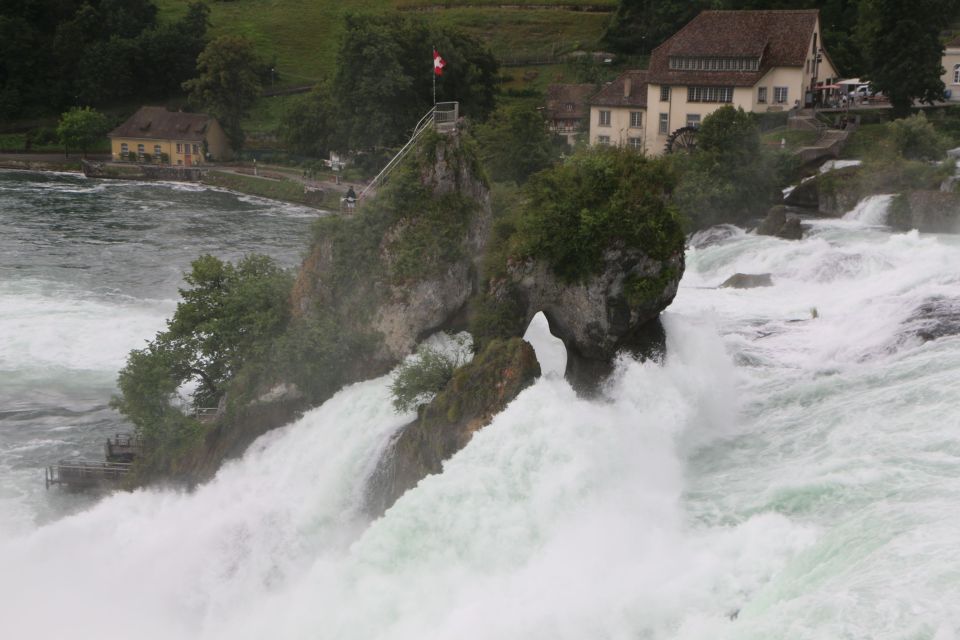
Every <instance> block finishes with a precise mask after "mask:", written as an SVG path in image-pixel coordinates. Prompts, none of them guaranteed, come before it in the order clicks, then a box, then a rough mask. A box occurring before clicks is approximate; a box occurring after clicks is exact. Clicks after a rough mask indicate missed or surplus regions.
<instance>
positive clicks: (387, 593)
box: [0, 216, 960, 640]
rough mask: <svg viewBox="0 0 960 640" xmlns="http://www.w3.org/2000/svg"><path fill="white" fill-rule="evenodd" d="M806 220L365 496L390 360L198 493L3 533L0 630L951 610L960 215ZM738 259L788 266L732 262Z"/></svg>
mask: <svg viewBox="0 0 960 640" xmlns="http://www.w3.org/2000/svg"><path fill="white" fill-rule="evenodd" d="M807 224H808V226H809V229H808V231H807V233H806V237H805V239H804V240H802V241H796V242H793V241H784V240H780V239H778V238H772V237H765V236H757V235H754V234H747V233H743V232H740V231H738V230H736V229H732V228H722V229H718V230H714V232H711V233H705V234H701V235H700V236H699V237H698V238H697V239H696V242H693V243H692V247H693V248H691V249H690V250H689V251H688V255H687V265H688V266H687V272H686V274H685V276H684V280H683V281H682V283H681V287H680V292H679V294H678V296H677V299H676V300H675V301H674V303H673V305H672V306H671V307H670V309H669V310H668V312H667V313H665V314H664V316H663V319H664V323H665V328H666V332H667V340H668V344H667V356H666V358H665V361H664V363H663V365H662V366H661V365H657V364H654V363H639V362H636V361H633V360H631V359H627V358H625V359H623V360H622V361H620V363H619V366H618V369H617V372H616V373H615V375H614V376H613V377H612V378H611V380H610V381H609V383H608V384H607V385H606V387H605V388H604V389H603V391H602V392H601V394H600V396H599V397H597V398H592V399H586V398H581V397H578V396H577V395H576V394H575V393H574V392H573V390H572V389H571V388H570V386H569V385H568V384H567V383H566V382H565V381H564V380H563V379H562V377H559V376H558V375H545V376H544V377H542V378H541V379H540V380H539V381H537V382H536V383H535V384H534V385H533V386H531V387H530V388H528V389H526V390H525V391H524V392H523V393H521V394H520V396H518V397H517V398H516V399H515V400H514V401H513V402H512V403H511V404H510V405H509V406H508V407H507V409H506V410H505V411H504V412H502V413H501V414H499V415H498V416H496V417H495V418H494V420H493V422H492V423H491V424H490V425H489V426H488V427H486V428H484V429H483V430H481V431H479V432H478V433H477V434H476V435H475V436H474V438H473V439H472V440H471V442H470V443H469V444H468V446H467V447H466V448H464V449H463V450H462V451H460V452H459V453H458V454H456V455H455V456H454V457H453V458H451V459H450V460H449V461H448V462H447V463H446V464H445V466H444V470H443V473H442V474H439V475H434V476H430V477H428V478H426V479H424V480H423V481H422V482H421V483H420V484H419V485H418V486H417V487H416V488H414V489H412V490H411V491H409V492H407V493H406V494H405V495H404V496H403V497H402V498H401V499H400V500H398V501H397V502H396V504H395V505H394V506H393V507H392V508H391V509H390V510H388V511H387V512H386V513H385V514H384V515H383V516H382V517H380V518H378V519H376V520H375V521H372V522H371V521H369V520H368V517H367V516H366V515H364V512H363V510H362V505H363V503H364V500H363V496H364V491H365V490H366V479H367V478H368V477H370V475H371V474H372V473H373V471H374V468H375V465H376V464H377V461H378V460H379V459H380V456H381V455H383V452H384V451H387V450H388V446H387V445H388V443H389V442H390V438H391V437H392V436H393V435H394V434H395V433H396V432H397V430H398V429H399V428H401V427H402V425H403V424H404V423H406V422H407V421H409V420H411V419H413V418H414V416H413V415H396V414H395V413H394V412H393V409H392V406H391V403H390V397H389V392H388V387H389V384H390V376H386V377H384V378H380V379H377V380H371V381H368V382H364V383H360V384H357V385H353V386H351V387H348V388H346V389H344V390H343V391H341V392H340V393H339V394H337V395H336V396H335V397H334V398H332V399H331V400H330V401H328V402H327V403H326V404H324V405H323V406H322V407H319V408H317V409H314V410H312V411H310V412H309V413H307V414H306V415H305V416H304V417H303V418H302V419H301V420H299V421H297V422H295V423H293V424H291V425H288V426H287V427H284V428H282V429H279V430H276V431H274V432H271V433H269V434H267V435H266V436H264V437H263V438H261V439H260V440H258V441H257V442H256V443H255V444H254V445H253V447H252V448H251V449H250V450H249V451H248V452H247V453H246V454H245V455H244V456H243V458H241V459H239V460H237V461H234V462H233V463H230V464H229V465H227V466H226V467H224V468H223V469H222V470H221V471H220V472H219V473H218V474H217V476H216V478H215V479H214V480H212V481H211V482H210V483H208V484H207V485H205V486H202V487H200V488H198V489H197V490H196V491H194V492H192V493H181V492H175V491H170V490H164V489H150V490H142V491H138V492H135V493H132V494H118V495H114V496H111V497H108V498H106V499H104V500H102V501H101V502H99V503H98V504H96V505H95V506H93V507H91V508H89V509H87V510H86V511H84V512H83V513H79V514H76V515H72V516H68V517H63V518H60V519H58V520H56V521H53V522H50V523H49V524H46V525H44V526H41V527H33V528H31V529H30V530H26V531H20V532H18V533H17V534H16V535H14V536H11V537H8V538H7V539H6V540H0V567H2V568H3V571H2V572H0V620H2V621H3V629H4V631H5V632H6V633H5V635H10V636H11V637H35V638H60V637H76V636H77V635H78V632H79V636H80V637H89V638H119V637H126V636H128V635H129V630H130V629H136V633H135V635H136V636H137V637H140V638H148V639H151V638H182V639H188V640H192V639H203V640H207V639H216V640H219V639H230V640H234V639H245V638H249V639H260V638H281V639H285V638H333V639H357V640H361V639H362V640H367V639H371V638H372V639H391V640H392V639H398V640H407V639H410V640H413V639H417V640H420V639H438V640H439V639H447V638H466V639H468V640H469V639H481V638H483V639H489V638H506V639H518V640H519V639H521V638H522V639H528V638H533V639H539V638H543V639H547V638H549V639H551V640H552V639H558V638H559V639H561V640H563V639H570V640H573V639H578V640H579V639H582V638H600V639H608V638H609V639H614V640H627V639H630V640H635V639H637V638H643V639H657V640H659V639H668V638H669V639H682V640H694V639H697V640H702V639H703V638H719V639H735V638H736V639H741V638H749V639H758V640H759V639H764V640H768V639H774V640H776V639H783V640H788V639H789V640H795V639H799V640H808V639H809V640H835V639H836V638H870V639H875V638H879V639H887V638H889V639H902V638H903V639H905V638H910V639H913V638H916V639H936V640H948V639H950V638H955V637H956V636H957V630H958V629H960V546H958V545H957V543H956V540H957V531H960V508H958V507H960V445H958V444H957V442H958V440H957V434H958V433H960V418H958V415H960V413H958V412H957V400H956V399H957V398H958V397H960V337H958V335H957V334H958V333H960V324H958V325H957V327H954V324H952V323H953V320H955V318H954V317H953V315H951V314H953V310H955V309H956V308H958V306H957V305H956V303H957V301H960V275H958V271H957V265H960V239H958V238H957V237H955V236H935V235H921V234H918V233H916V232H911V233H896V234H895V233H891V232H890V230H888V229H886V228H884V227H882V226H880V225H879V224H877V223H875V222H874V221H871V220H866V219H864V218H862V217H859V216H858V217H856V218H848V219H842V220H820V221H807ZM737 272H741V273H770V274H771V278H772V281H773V286H771V287H764V288H758V289H727V288H725V289H719V288H716V285H718V284H719V283H720V282H723V281H724V280H725V279H726V278H727V277H729V276H730V275H732V274H733V273H737ZM814 310H815V313H814ZM954 315H955V314H954ZM544 332H545V323H543V322H538V323H534V324H533V325H532V326H531V329H530V333H529V334H528V335H529V337H530V339H531V340H532V341H534V342H537V343H539V344H541V345H546V346H541V347H540V349H541V351H540V352H541V353H544V354H545V355H544V357H545V358H546V359H547V360H549V361H550V363H551V364H550V366H549V367H548V369H549V370H550V371H552V372H554V374H555V373H556V371H557V369H559V368H560V367H561V366H562V359H561V358H560V357H559V354H557V353H556V352H555V351H550V349H549V343H550V340H548V339H547V336H546V335H545V334H544ZM548 352H549V355H546V354H547V353H548ZM78 582H79V583H81V584H82V585H83V588H82V589H77V588H76V584H77V583H78ZM51 611H52V612H56V615H43V614H39V613H38V612H51Z"/></svg>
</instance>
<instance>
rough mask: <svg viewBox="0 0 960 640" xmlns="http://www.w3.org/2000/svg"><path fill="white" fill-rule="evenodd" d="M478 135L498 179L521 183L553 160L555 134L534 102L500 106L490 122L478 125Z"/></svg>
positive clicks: (486, 161)
mask: <svg viewBox="0 0 960 640" xmlns="http://www.w3.org/2000/svg"><path fill="white" fill-rule="evenodd" d="M476 136H477V140H478V141H479V142H480V149H481V159H482V160H483V162H484V165H485V166H486V167H487V171H488V172H489V173H490V177H492V178H493V179H494V180H497V181H501V182H503V181H513V182H515V183H517V184H520V183H522V182H524V181H526V179H527V178H529V177H530V176H531V175H533V174H534V173H536V172H537V171H540V170H541V169H545V168H547V167H548V166H550V164H551V162H552V160H553V156H554V146H553V143H552V136H551V134H550V133H549V132H548V131H547V123H546V122H545V121H544V119H543V115H541V113H540V111H539V110H537V108H536V107H535V106H534V105H533V104H514V105H510V106H507V107H503V108H501V109H498V110H497V111H496V112H495V113H494V116H493V117H492V118H490V121H489V122H487V123H486V124H483V125H480V126H479V127H477V129H476Z"/></svg>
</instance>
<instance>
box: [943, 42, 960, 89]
mask: <svg viewBox="0 0 960 640" xmlns="http://www.w3.org/2000/svg"><path fill="white" fill-rule="evenodd" d="M942 64H943V76H942V78H941V79H942V80H943V86H944V87H946V89H947V99H948V100H953V101H957V100H960V36H957V37H956V38H954V39H953V40H951V41H950V42H948V43H947V44H946V45H945V46H944V49H943V62H942Z"/></svg>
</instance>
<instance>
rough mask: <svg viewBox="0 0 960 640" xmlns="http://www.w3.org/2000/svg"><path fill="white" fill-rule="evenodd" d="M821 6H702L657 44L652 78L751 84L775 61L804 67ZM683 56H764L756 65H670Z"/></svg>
mask: <svg viewBox="0 0 960 640" xmlns="http://www.w3.org/2000/svg"><path fill="white" fill-rule="evenodd" d="M818 16H819V11H817V10H816V9H809V10H803V11H702V12H701V13H700V14H699V15H698V16H697V17H696V18H694V19H693V20H691V21H690V22H688V23H687V24H686V26H684V27H683V28H682V29H680V31H678V32H677V33H675V34H674V35H673V36H671V37H670V38H669V39H668V40H667V41H666V42H664V43H663V44H661V45H660V46H659V47H657V48H656V49H654V50H653V53H652V54H651V56H650V82H656V83H658V84H690V83H696V84H706V85H723V86H752V85H753V84H755V83H756V82H757V80H759V79H760V78H761V77H763V75H764V74H765V73H767V72H768V71H769V70H770V69H772V68H773V67H802V66H804V63H805V62H806V59H807V56H808V54H809V53H810V50H809V48H810V41H811V38H812V37H813V31H814V28H815V27H816V24H817V19H818ZM673 56H681V57H721V58H722V57H730V58H756V57H759V58H760V68H759V69H758V70H757V71H681V70H672V69H670V66H669V60H670V58H671V57H673Z"/></svg>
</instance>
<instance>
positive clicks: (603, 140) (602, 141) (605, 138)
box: [597, 136, 610, 146]
mask: <svg viewBox="0 0 960 640" xmlns="http://www.w3.org/2000/svg"><path fill="white" fill-rule="evenodd" d="M597 144H602V145H605V146H608V145H609V144H610V136H597Z"/></svg>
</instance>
